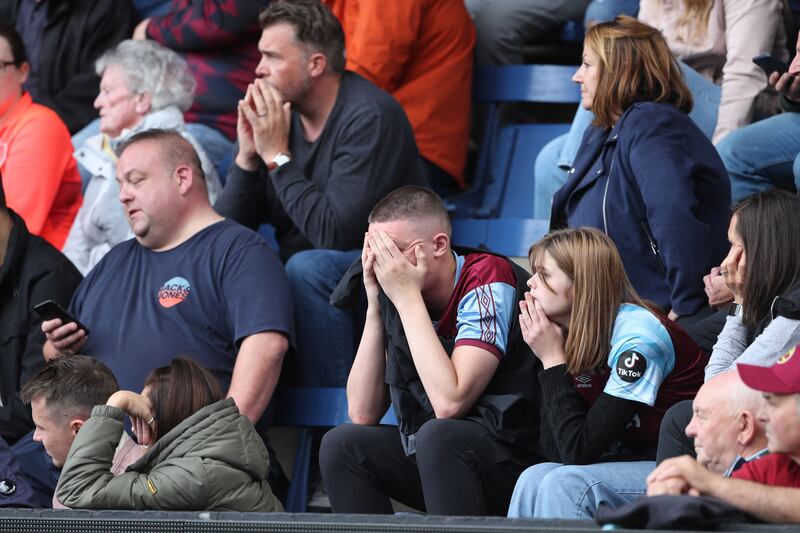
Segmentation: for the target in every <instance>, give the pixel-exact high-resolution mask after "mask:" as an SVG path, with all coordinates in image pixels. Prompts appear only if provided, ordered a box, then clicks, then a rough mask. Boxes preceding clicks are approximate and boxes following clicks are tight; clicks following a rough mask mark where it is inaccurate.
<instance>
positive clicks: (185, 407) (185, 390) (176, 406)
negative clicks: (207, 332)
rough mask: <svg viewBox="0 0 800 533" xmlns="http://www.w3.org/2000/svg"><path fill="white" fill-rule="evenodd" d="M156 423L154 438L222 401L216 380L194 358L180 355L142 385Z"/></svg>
mask: <svg viewBox="0 0 800 533" xmlns="http://www.w3.org/2000/svg"><path fill="white" fill-rule="evenodd" d="M144 384H145V387H149V391H148V396H149V398H150V405H151V407H152V409H153V415H154V418H155V420H156V430H157V431H156V438H159V437H161V436H163V435H166V434H167V433H169V432H170V431H172V430H173V429H174V428H175V426H177V425H178V424H180V423H181V422H183V421H184V420H185V419H186V418H188V417H190V416H192V415H193V414H194V413H196V412H197V411H199V410H200V409H202V408H203V407H205V406H206V405H211V404H212V403H214V402H218V401H219V400H221V399H223V398H224V396H223V395H222V390H221V389H220V386H219V383H218V382H217V378H215V377H214V375H213V374H212V373H211V372H209V371H208V370H207V369H206V368H205V367H204V366H202V365H200V363H197V362H196V361H194V360H193V359H191V358H189V357H186V356H181V357H177V358H175V359H173V360H172V362H171V363H170V364H169V365H166V366H162V367H159V368H156V369H155V370H153V371H152V372H150V375H149V376H147V379H146V380H145V382H144Z"/></svg>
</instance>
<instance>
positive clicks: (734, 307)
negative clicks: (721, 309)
mask: <svg viewBox="0 0 800 533" xmlns="http://www.w3.org/2000/svg"><path fill="white" fill-rule="evenodd" d="M799 212H800V198H798V197H797V195H794V194H791V193H788V192H785V191H780V190H771V191H766V192H762V193H759V194H756V195H753V196H751V197H749V198H747V199H746V200H744V201H742V202H741V203H739V204H738V205H737V206H736V207H735V208H734V211H733V216H732V217H731V223H730V226H729V228H728V240H729V242H730V251H729V252H728V255H727V257H725V260H724V261H723V262H722V265H721V271H722V274H723V277H724V280H725V283H726V285H727V287H728V289H729V290H730V291H731V293H732V294H733V300H734V301H733V303H732V304H731V305H730V307H729V308H728V311H727V316H726V317H725V325H724V327H723V328H722V331H721V332H720V334H719V336H718V337H717V340H716V343H715V344H714V348H713V350H712V352H711V358H710V359H709V362H708V366H706V372H705V374H706V376H705V379H706V381H708V380H709V379H711V378H712V377H714V376H716V375H717V374H721V373H723V372H727V371H729V370H734V368H735V366H736V364H737V363H747V364H755V365H760V366H770V365H772V364H773V363H774V362H775V361H776V360H777V359H778V358H779V357H780V356H781V355H783V354H784V353H786V351H787V350H790V349H791V348H792V347H794V346H796V345H797V344H798V343H800V254H798V253H797V245H798V243H800V218H798V216H797V214H798V213H799ZM708 320H716V318H715V317H710V318H709V319H708ZM691 419H692V402H690V401H686V402H680V403H678V404H676V405H674V406H673V407H672V408H670V410H669V411H668V412H667V413H666V415H665V416H664V422H663V424H662V426H661V433H660V435H659V443H658V458H657V460H658V462H659V463H660V462H661V461H663V460H664V459H668V458H670V457H677V456H679V455H684V454H691V455H694V454H695V452H694V447H693V446H692V443H691V441H690V439H689V438H688V437H687V436H686V432H685V430H686V426H688V425H689V421H690V420H691Z"/></svg>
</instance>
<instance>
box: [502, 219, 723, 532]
mask: <svg viewBox="0 0 800 533" xmlns="http://www.w3.org/2000/svg"><path fill="white" fill-rule="evenodd" d="M530 261H531V270H532V271H533V272H534V275H533V277H531V279H530V280H529V281H528V285H529V286H530V288H531V290H530V292H529V293H526V294H525V301H524V302H520V310H521V315H520V318H519V321H520V327H521V330H522V336H523V339H524V340H525V342H527V343H528V346H530V348H531V350H532V351H533V353H534V354H535V356H536V357H537V358H538V359H539V360H540V361H541V362H542V368H543V369H542V371H541V372H539V375H538V380H539V387H540V390H541V392H542V406H541V433H540V446H541V453H542V454H543V455H544V457H545V459H546V460H547V461H549V462H543V463H540V464H538V465H534V466H532V467H530V468H528V469H527V470H526V471H525V472H523V474H522V476H521V477H520V478H519V480H518V481H517V485H516V488H515V489H514V495H513V496H512V498H511V505H510V509H509V516H512V517H516V516H534V517H541V518H592V517H593V513H594V510H595V508H594V506H595V505H596V503H597V502H598V501H599V499H597V498H595V495H596V494H597V491H598V490H602V489H604V488H605V487H612V488H614V489H616V488H620V489H622V488H624V490H619V491H615V492H616V493H615V494H611V495H609V496H608V497H607V498H604V501H607V502H608V503H611V504H612V505H615V504H622V503H625V502H627V501H630V500H631V499H633V498H634V497H637V496H640V495H643V494H645V492H646V490H647V484H646V478H647V475H648V474H649V473H650V471H651V470H652V469H653V468H654V467H655V462H653V459H655V452H656V445H657V439H658V428H659V425H660V423H661V418H662V416H663V415H664V413H665V412H666V410H667V409H668V408H669V407H671V406H672V405H673V404H675V403H676V402H678V401H681V400H684V399H689V398H692V397H694V395H695V393H696V392H697V389H699V388H700V385H701V384H702V382H703V368H704V367H705V364H706V362H707V360H708V357H707V356H706V355H705V353H704V352H703V351H702V350H701V349H700V348H699V347H698V346H697V345H696V344H695V343H694V341H692V340H691V338H690V337H689V336H688V335H687V334H686V332H684V331H683V330H682V329H681V328H680V327H679V326H677V325H676V324H675V323H674V322H672V321H671V320H669V319H667V317H666V316H664V314H663V313H661V312H658V311H657V310H654V309H653V308H652V307H651V306H650V305H649V304H647V303H646V302H644V301H643V300H642V299H641V298H640V297H639V295H638V294H637V293H636V291H635V290H634V288H633V287H632V286H631V283H630V281H629V280H628V277H627V275H626V274H625V269H624V268H623V265H622V260H621V258H620V256H619V253H618V252H617V248H616V247H615V246H614V243H613V242H611V239H609V238H608V236H606V235H605V234H604V233H603V232H601V231H599V230H596V229H594V228H577V229H567V230H560V231H555V232H552V233H550V234H549V235H547V236H545V237H544V238H543V239H542V240H541V241H539V242H538V243H536V244H535V245H534V246H533V247H532V248H531V254H530ZM603 494H604V496H605V493H603Z"/></svg>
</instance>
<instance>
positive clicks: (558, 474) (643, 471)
mask: <svg viewBox="0 0 800 533" xmlns="http://www.w3.org/2000/svg"><path fill="white" fill-rule="evenodd" d="M655 467H656V463H655V461H631V462H614V463H596V464H591V465H583V466H577V465H562V464H560V463H540V464H538V465H534V466H532V467H530V468H528V469H527V470H525V472H523V473H522V475H521V476H520V477H519V479H518V480H517V485H516V487H514V494H513V495H512V496H511V504H510V505H509V509H508V516H509V518H563V519H572V520H591V519H593V518H594V513H595V511H596V510H597V507H598V506H599V505H600V503H605V504H607V505H610V506H611V507H619V506H620V505H623V504H626V503H628V502H632V501H633V500H635V499H636V498H638V497H639V496H642V495H644V494H646V493H647V475H648V474H649V473H650V472H652V471H653V469H654V468H655Z"/></svg>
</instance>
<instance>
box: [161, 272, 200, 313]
mask: <svg viewBox="0 0 800 533" xmlns="http://www.w3.org/2000/svg"><path fill="white" fill-rule="evenodd" d="M191 292H192V286H191V284H190V283H189V281H188V280H186V279H185V278H181V277H175V278H172V279H171V280H169V281H167V282H165V283H164V284H163V285H162V286H161V288H160V289H158V303H160V304H161V307H164V308H166V309H169V308H170V307H174V306H176V305H178V304H179V303H181V302H182V301H184V300H185V299H186V298H188V297H189V293H191Z"/></svg>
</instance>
